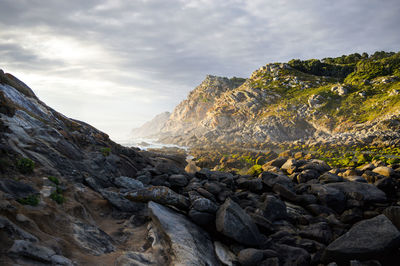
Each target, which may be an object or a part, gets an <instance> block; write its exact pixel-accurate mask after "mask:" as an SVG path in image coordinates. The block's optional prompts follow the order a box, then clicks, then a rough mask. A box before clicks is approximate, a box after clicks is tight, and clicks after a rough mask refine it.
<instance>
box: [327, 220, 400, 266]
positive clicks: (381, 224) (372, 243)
mask: <svg viewBox="0 0 400 266" xmlns="http://www.w3.org/2000/svg"><path fill="white" fill-rule="evenodd" d="M399 245H400V232H399V231H398V230H397V228H396V227H395V226H394V225H393V224H392V223H391V222H390V220H389V219H388V218H387V217H386V216H385V215H382V214H381V215H378V216H376V217H374V218H371V219H368V220H363V221H361V222H358V223H357V224H355V225H354V226H353V227H352V228H351V229H350V230H349V231H348V232H347V233H345V234H344V235H342V236H340V237H339V238H337V239H336V240H335V241H333V242H332V243H330V244H329V245H328V246H327V248H326V249H325V254H324V256H323V258H324V261H326V262H329V261H335V262H340V263H346V262H348V261H349V260H351V259H358V260H369V259H375V258H376V259H379V258H380V257H382V256H385V254H388V253H390V252H391V251H393V250H395V249H397V248H399Z"/></svg>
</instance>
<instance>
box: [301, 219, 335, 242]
mask: <svg viewBox="0 0 400 266" xmlns="http://www.w3.org/2000/svg"><path fill="white" fill-rule="evenodd" d="M299 235H300V236H301V237H304V238H308V239H312V240H315V241H318V242H320V243H323V244H329V243H330V242H331V241H332V237H333V235H332V231H331V228H330V227H329V224H327V223H325V222H320V223H315V224H310V225H308V226H307V227H305V228H304V229H302V230H301V231H300V232H299Z"/></svg>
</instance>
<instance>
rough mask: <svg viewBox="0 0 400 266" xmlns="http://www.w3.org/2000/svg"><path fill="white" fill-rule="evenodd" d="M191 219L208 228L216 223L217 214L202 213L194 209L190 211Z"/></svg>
mask: <svg viewBox="0 0 400 266" xmlns="http://www.w3.org/2000/svg"><path fill="white" fill-rule="evenodd" d="M189 217H190V218H191V219H192V221H193V222H194V223H196V224H198V225H201V226H207V225H210V224H212V223H213V222H214V221H215V214H211V213H209V212H201V211H197V210H194V209H191V210H190V211H189Z"/></svg>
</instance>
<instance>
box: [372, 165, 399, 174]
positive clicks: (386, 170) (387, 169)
mask: <svg viewBox="0 0 400 266" xmlns="http://www.w3.org/2000/svg"><path fill="white" fill-rule="evenodd" d="M372 172H374V173H377V174H380V175H383V176H386V177H391V176H392V175H393V174H394V170H393V169H392V168H390V167H387V166H379V167H376V168H375V169H374V170H372Z"/></svg>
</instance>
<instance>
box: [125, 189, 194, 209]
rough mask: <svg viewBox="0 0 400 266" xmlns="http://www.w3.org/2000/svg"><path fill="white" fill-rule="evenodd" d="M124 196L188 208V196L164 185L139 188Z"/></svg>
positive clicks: (130, 198)
mask: <svg viewBox="0 0 400 266" xmlns="http://www.w3.org/2000/svg"><path fill="white" fill-rule="evenodd" d="M125 197H126V198H127V199H129V200H131V201H138V202H149V201H154V202H157V203H160V204H162V205H171V206H175V207H177V208H180V209H188V208H189V206H190V201H189V199H188V198H186V197H184V196H182V195H180V194H178V193H176V192H174V191H173V190H171V189H169V188H167V187H164V186H153V187H149V188H144V189H139V190H136V191H134V192H130V193H128V194H126V195H125Z"/></svg>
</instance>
